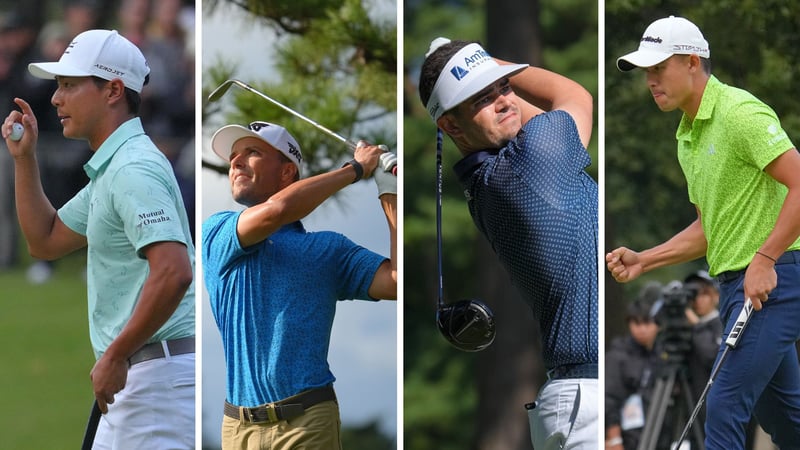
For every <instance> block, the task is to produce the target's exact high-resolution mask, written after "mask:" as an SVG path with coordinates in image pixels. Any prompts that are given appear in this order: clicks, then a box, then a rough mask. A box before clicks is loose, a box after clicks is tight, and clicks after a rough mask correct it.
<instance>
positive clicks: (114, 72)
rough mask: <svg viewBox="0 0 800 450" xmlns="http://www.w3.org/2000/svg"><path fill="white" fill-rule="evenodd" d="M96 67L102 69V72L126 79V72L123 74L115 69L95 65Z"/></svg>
mask: <svg viewBox="0 0 800 450" xmlns="http://www.w3.org/2000/svg"><path fill="white" fill-rule="evenodd" d="M94 66H95V67H97V68H98V69H100V70H102V71H105V72H108V73H110V74H112V75H117V76H120V77H124V76H125V72H123V71H121V70H117V69H114V68H113V67H108V66H104V65H102V64H95V65H94Z"/></svg>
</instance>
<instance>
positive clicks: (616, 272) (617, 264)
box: [606, 247, 644, 283]
mask: <svg viewBox="0 0 800 450" xmlns="http://www.w3.org/2000/svg"><path fill="white" fill-rule="evenodd" d="M606 264H607V266H608V271H609V272H611V276H613V277H614V279H615V280H617V281H618V282H620V283H627V282H628V281H633V280H635V279H636V278H638V277H639V275H641V274H642V272H643V271H644V268H643V267H642V263H641V261H639V253H637V252H635V251H633V250H631V249H628V248H625V247H620V248H618V249H615V250H613V251H612V252H611V253H608V254H606Z"/></svg>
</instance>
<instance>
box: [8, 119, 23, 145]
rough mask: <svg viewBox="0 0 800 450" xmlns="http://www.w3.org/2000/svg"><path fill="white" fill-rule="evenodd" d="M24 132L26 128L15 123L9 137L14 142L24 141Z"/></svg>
mask: <svg viewBox="0 0 800 450" xmlns="http://www.w3.org/2000/svg"><path fill="white" fill-rule="evenodd" d="M24 132H25V127H23V126H22V124H21V123H19V122H14V125H11V134H10V135H9V136H8V137H10V138H11V140H12V141H18V140H20V139H22V133H24Z"/></svg>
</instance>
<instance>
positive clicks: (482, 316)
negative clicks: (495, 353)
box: [436, 299, 495, 352]
mask: <svg viewBox="0 0 800 450" xmlns="http://www.w3.org/2000/svg"><path fill="white" fill-rule="evenodd" d="M436 325H437V326H438V327H439V331H440V332H441V333H442V336H444V337H445V339H447V340H448V341H449V342H450V343H451V344H453V346H454V347H456V348H457V349H459V350H463V351H465V352H477V351H481V350H483V349H485V348H486V347H488V346H489V345H491V343H492V342H494V336H495V324H494V314H492V310H491V309H489V307H488V306H487V305H486V304H485V303H483V302H482V301H480V300H477V299H469V300H460V301H458V302H456V303H452V304H449V305H442V306H441V307H440V308H439V309H438V310H437V311H436Z"/></svg>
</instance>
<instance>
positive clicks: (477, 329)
mask: <svg viewBox="0 0 800 450" xmlns="http://www.w3.org/2000/svg"><path fill="white" fill-rule="evenodd" d="M436 247H437V251H436V256H437V269H438V274H439V299H438V303H437V308H436V325H437V326H438V327H439V332H440V333H442V335H443V336H444V337H445V339H447V341H448V342H450V343H451V344H452V345H453V346H454V347H456V348H457V349H459V350H463V351H465V352H477V351H480V350H483V349H485V348H486V347H488V346H489V345H491V343H492V342H494V337H495V323H494V315H493V314H492V311H491V310H490V309H489V307H488V306H487V305H486V304H485V303H483V302H482V301H480V300H477V299H469V300H459V301H458V302H456V303H453V304H449V305H445V303H444V277H443V276H442V130H441V129H438V130H437V132H436Z"/></svg>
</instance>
